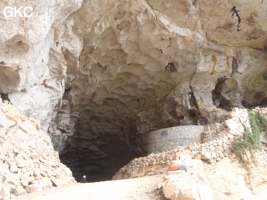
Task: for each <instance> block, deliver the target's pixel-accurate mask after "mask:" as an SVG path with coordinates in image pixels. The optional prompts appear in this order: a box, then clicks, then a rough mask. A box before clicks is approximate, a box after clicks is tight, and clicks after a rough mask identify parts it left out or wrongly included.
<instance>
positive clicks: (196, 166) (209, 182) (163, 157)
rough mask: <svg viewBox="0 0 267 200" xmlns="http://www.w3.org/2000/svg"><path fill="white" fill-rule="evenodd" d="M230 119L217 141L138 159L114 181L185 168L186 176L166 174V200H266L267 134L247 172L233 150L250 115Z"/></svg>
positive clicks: (234, 115)
mask: <svg viewBox="0 0 267 200" xmlns="http://www.w3.org/2000/svg"><path fill="white" fill-rule="evenodd" d="M255 111H260V112H262V113H266V110H265V109H260V108H257V109H255ZM228 117H229V118H228V119H227V120H226V121H225V125H226V127H227V129H225V130H224V131H223V132H222V133H221V134H219V135H217V136H216V139H211V140H210V141H208V142H205V143H202V144H200V143H199V144H192V145H189V146H183V147H177V148H176V149H174V150H171V151H168V152H163V153H158V154H154V153H152V154H150V155H148V156H147V157H141V158H136V159H134V160H132V161H131V162H130V163H129V164H128V165H126V166H124V167H123V168H121V169H120V170H119V171H118V173H117V174H116V175H115V176H114V177H113V179H127V178H135V177H142V176H149V175H156V174H166V173H167V169H168V166H170V165H171V164H173V163H176V164H184V165H186V166H187V169H188V170H187V171H188V172H187V173H185V174H184V173H180V172H179V170H178V171H177V173H171V172H168V173H170V174H167V176H166V182H165V183H164V184H163V192H164V194H165V197H166V198H169V199H173V200H175V199H186V198H189V199H196V200H199V199H214V200H223V199H229V200H232V199H237V200H238V199H242V198H243V199H262V200H263V199H264V198H265V197H264V196H265V195H266V194H267V190H266V178H267V176H266V172H265V171H266V170H265V169H264V168H265V167H266V166H267V154H266V151H267V148H266V143H265V142H264V141H265V140H264V138H265V137H266V133H264V134H262V150H260V151H258V152H257V153H256V154H255V157H254V161H253V162H251V163H250V165H249V171H246V170H245V169H244V168H243V166H242V165H241V164H240V163H239V162H238V159H237V158H236V156H235V154H234V153H233V152H232V151H231V147H232V143H233V141H234V140H235V138H236V137H238V136H239V135H241V134H242V133H243V131H244V129H243V125H245V126H247V127H250V125H249V121H248V115H247V111H246V110H244V109H234V111H233V112H231V113H230V114H229V115H228ZM205 190H206V191H205ZM211 190H212V191H211ZM254 191H257V192H255V193H254ZM204 194H206V195H207V196H204Z"/></svg>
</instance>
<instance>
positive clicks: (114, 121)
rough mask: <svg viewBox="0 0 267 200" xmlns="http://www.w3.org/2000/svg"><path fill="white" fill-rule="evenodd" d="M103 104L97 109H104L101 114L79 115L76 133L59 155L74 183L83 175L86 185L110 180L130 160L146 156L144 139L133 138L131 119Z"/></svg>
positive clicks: (135, 135)
mask: <svg viewBox="0 0 267 200" xmlns="http://www.w3.org/2000/svg"><path fill="white" fill-rule="evenodd" d="M111 101H115V100H111ZM107 102H108V101H107ZM107 102H106V103H105V102H103V104H102V105H100V106H99V107H101V106H103V107H105V108H104V109H106V110H103V111H102V112H100V111H98V113H97V112H96V111H88V110H84V111H83V112H81V114H80V118H79V120H78V122H77V124H76V132H75V133H74V135H73V136H72V137H70V138H69V139H68V140H67V146H66V147H65V148H64V149H63V150H62V152H61V153H60V160H61V161H62V162H63V163H64V164H65V165H67V166H68V167H69V168H70V169H71V171H72V173H73V176H74V177H75V179H76V180H77V181H79V180H80V179H81V177H82V176H83V175H86V176H87V178H88V181H90V182H96V181H104V180H110V179H112V176H114V175H115V174H116V172H117V171H118V170H119V169H120V168H121V167H123V166H124V165H126V164H127V163H129V162H130V161H131V160H132V159H134V158H136V157H140V156H144V155H146V148H145V146H146V145H145V137H144V136H145V135H143V134H137V132H138V131H137V130H136V128H135V126H134V121H133V119H131V118H127V116H125V113H124V114H123V113H120V114H119V111H118V110H116V109H115V108H114V107H111V106H110V105H109V106H108V105H106V104H108V103H107ZM118 104H119V103H118ZM105 105H106V106H105ZM94 108H95V109H97V106H94ZM112 109H114V110H113V111H112Z"/></svg>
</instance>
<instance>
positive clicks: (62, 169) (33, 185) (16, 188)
mask: <svg viewBox="0 0 267 200" xmlns="http://www.w3.org/2000/svg"><path fill="white" fill-rule="evenodd" d="M0 122H5V124H4V125H3V123H2V126H1V127H0V132H1V134H0V139H1V141H2V142H1V145H0V152H1V154H0V171H1V174H0V180H1V184H0V199H3V200H8V199H12V196H14V195H15V196H18V195H22V194H25V193H31V192H36V191H40V190H43V189H45V188H49V187H52V186H61V185H63V184H67V183H70V182H75V180H74V178H73V177H72V173H71V171H70V170H69V169H68V168H67V167H66V166H65V165H63V164H62V163H60V160H59V158H58V154H57V153H55V152H54V150H53V146H52V143H51V140H50V137H49V136H48V135H47V134H46V133H45V132H44V131H42V130H41V129H40V126H39V124H38V122H37V121H36V120H33V119H29V118H26V117H25V116H23V115H21V114H20V113H19V112H18V111H17V109H15V108H14V107H13V106H12V105H11V104H7V103H1V102H0Z"/></svg>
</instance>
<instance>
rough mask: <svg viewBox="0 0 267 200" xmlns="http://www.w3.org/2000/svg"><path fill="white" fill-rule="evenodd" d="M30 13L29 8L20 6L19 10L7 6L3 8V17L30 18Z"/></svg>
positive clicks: (30, 9) (30, 8) (31, 9)
mask: <svg viewBox="0 0 267 200" xmlns="http://www.w3.org/2000/svg"><path fill="white" fill-rule="evenodd" d="M32 11H33V8H32V7H31V6H25V7H24V6H21V7H19V8H17V7H11V6H7V7H5V8H4V15H5V17H31V16H32V15H33V13H32ZM29 13H30V14H29Z"/></svg>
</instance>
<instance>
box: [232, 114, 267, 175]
mask: <svg viewBox="0 0 267 200" xmlns="http://www.w3.org/2000/svg"><path fill="white" fill-rule="evenodd" d="M248 117H249V122H250V126H251V129H250V128H249V127H246V126H245V125H243V127H244V133H243V135H241V136H240V137H239V138H238V139H237V140H236V141H235V142H234V143H233V144H232V151H233V152H234V153H235V154H236V156H237V157H238V158H239V161H240V162H241V163H242V164H243V166H244V168H245V169H246V170H247V171H250V168H249V157H250V156H251V157H252V158H253V157H254V152H255V151H257V150H259V149H260V135H261V133H262V130H263V129H266V128H267V119H266V118H265V116H264V115H262V114H261V113H259V112H256V113H254V112H252V111H250V110H248Z"/></svg>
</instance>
